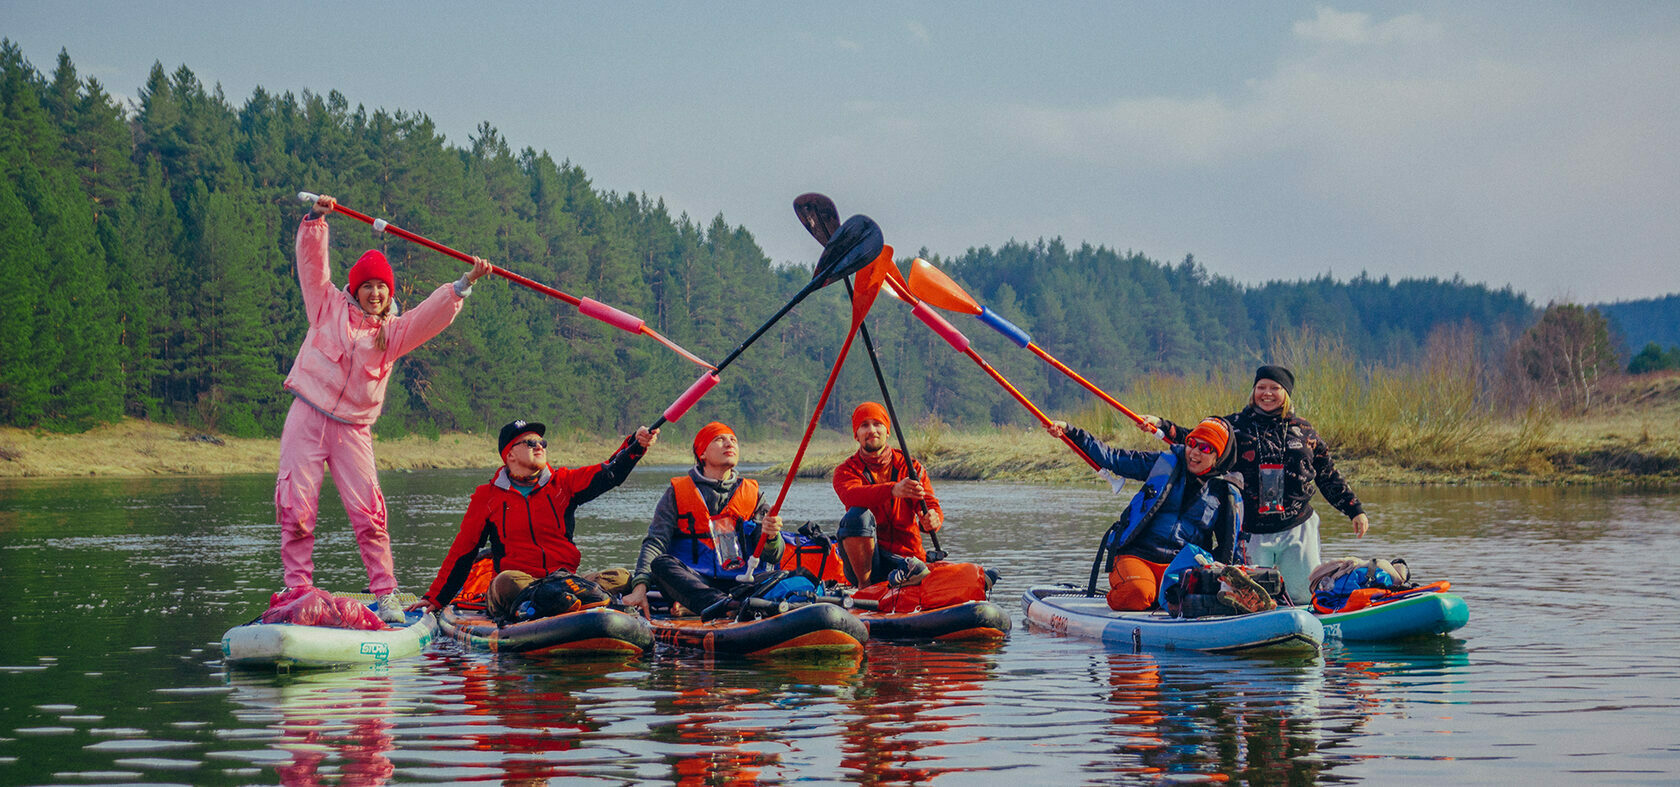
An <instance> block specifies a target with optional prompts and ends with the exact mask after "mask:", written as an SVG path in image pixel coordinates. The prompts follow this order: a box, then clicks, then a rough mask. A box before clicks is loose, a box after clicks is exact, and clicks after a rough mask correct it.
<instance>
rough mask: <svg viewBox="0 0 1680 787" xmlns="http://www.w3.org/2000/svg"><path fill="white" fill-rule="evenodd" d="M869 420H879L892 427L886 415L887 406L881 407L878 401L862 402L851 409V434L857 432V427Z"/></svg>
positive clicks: (889, 427)
mask: <svg viewBox="0 0 1680 787" xmlns="http://www.w3.org/2000/svg"><path fill="white" fill-rule="evenodd" d="M869 420H875V421H880V422H881V423H883V424H886V425H887V428H888V429H891V428H892V419H891V418H888V417H887V408H885V407H882V406H881V404H880V403H879V402H864V403H863V404H860V405H858V406H857V408H856V409H854V410H852V434H854V435H855V434H857V430H858V427H860V426H863V422H864V421H869Z"/></svg>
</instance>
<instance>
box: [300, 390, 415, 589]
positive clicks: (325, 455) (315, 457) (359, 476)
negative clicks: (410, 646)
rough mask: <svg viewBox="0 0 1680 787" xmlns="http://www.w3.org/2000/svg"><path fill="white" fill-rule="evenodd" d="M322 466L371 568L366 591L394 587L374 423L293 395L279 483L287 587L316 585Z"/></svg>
mask: <svg viewBox="0 0 1680 787" xmlns="http://www.w3.org/2000/svg"><path fill="white" fill-rule="evenodd" d="M323 465H324V466H325V467H326V468H328V469H330V470H332V475H333V485H334V486H337V487H338V497H339V499H340V500H342V501H344V513H346V514H349V515H350V526H351V528H352V529H353V530H354V531H355V533H356V543H357V544H359V545H360V546H361V551H362V564H363V565H365V566H367V572H368V590H369V591H371V592H373V593H376V594H384V593H391V592H394V591H396V589H397V576H396V572H395V571H394V570H393V568H392V565H391V534H390V532H389V531H387V530H386V527H385V495H384V494H383V493H382V492H380V491H379V476H378V474H377V472H376V471H375V470H374V466H373V428H372V427H369V426H357V425H355V424H346V423H340V422H338V421H334V420H333V419H331V418H328V417H326V416H325V415H322V414H321V412H320V411H318V410H316V409H315V408H313V407H310V406H309V405H307V404H305V403H304V402H303V400H301V399H294V400H292V409H291V412H289V413H287V414H286V428H285V429H284V430H283V431H281V432H280V475H279V477H278V478H277V479H276V480H275V484H274V511H275V518H276V519H277V520H278V521H279V523H280V563H281V565H282V566H284V567H285V571H286V573H285V582H286V587H297V586H300V585H311V584H314V577H315V558H314V552H315V514H316V511H317V509H318V506H319V501H320V497H321V479H322V477H323V475H324V473H323V472H322V467H323Z"/></svg>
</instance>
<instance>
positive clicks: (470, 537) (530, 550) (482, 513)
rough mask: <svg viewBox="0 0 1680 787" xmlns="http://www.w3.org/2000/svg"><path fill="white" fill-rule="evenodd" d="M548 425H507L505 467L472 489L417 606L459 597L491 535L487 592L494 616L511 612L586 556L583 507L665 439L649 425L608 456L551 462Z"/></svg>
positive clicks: (500, 444)
mask: <svg viewBox="0 0 1680 787" xmlns="http://www.w3.org/2000/svg"><path fill="white" fill-rule="evenodd" d="M545 429H546V427H544V426H543V425H542V424H536V423H530V422H527V421H514V422H513V423H510V424H508V425H507V426H504V427H502V431H501V435H500V436H499V437H498V439H497V442H496V446H497V448H499V449H500V450H501V454H502V466H501V467H500V468H498V469H497V470H496V475H495V476H494V477H492V478H491V479H490V482H489V483H487V484H483V485H481V486H479V487H478V488H477V489H475V490H473V494H472V499H471V500H470V501H468V503H467V513H466V516H464V517H462V518H461V532H459V533H457V534H456V535H455V541H454V543H452V544H450V545H449V554H448V556H446V557H445V558H444V559H443V565H442V566H441V567H440V568H438V573H437V578H436V579H434V580H432V586H431V588H430V589H428V590H427V591H426V594H425V595H424V596H422V597H421V598H420V601H419V602H418V603H416V604H415V605H414V607H413V608H416V609H430V610H438V609H442V608H443V607H444V606H446V605H447V604H449V602H450V601H453V600H454V599H455V594H456V593H459V592H460V590H461V585H462V583H464V582H466V579H467V574H468V573H470V572H471V571H472V565H473V562H474V561H475V560H477V559H478V550H479V549H480V548H482V547H483V546H484V544H485V542H489V544H490V556H491V560H492V561H494V563H493V565H494V568H495V571H496V572H497V573H496V577H495V579H493V580H491V582H490V592H489V594H488V598H487V602H488V606H489V610H488V611H489V612H490V616H491V617H492V618H498V619H500V618H502V617H506V613H507V612H509V610H507V609H504V608H502V607H505V606H506V605H507V604H509V603H511V602H512V601H513V597H514V596H515V595H517V594H518V592H519V590H520V589H522V588H524V587H525V586H526V585H529V584H530V583H531V582H532V581H533V580H534V579H536V578H540V577H545V576H548V575H549V574H550V573H553V572H555V571H565V572H568V573H575V572H576V571H577V567H578V561H579V560H580V559H581V558H582V555H581V553H579V552H578V548H577V544H576V543H575V542H574V541H573V540H572V531H573V530H574V529H575V527H576V521H575V519H574V513H575V512H576V511H577V507H578V506H580V505H583V504H584V503H587V502H589V501H591V500H594V499H595V498H597V497H600V496H601V495H602V494H604V493H605V492H606V491H607V490H609V489H612V488H613V487H615V486H618V485H619V484H622V483H624V479H625V478H627V477H629V475H630V471H631V470H632V469H633V468H635V466H636V463H637V462H638V461H640V460H641V458H642V455H643V454H646V453H647V449H648V447H649V446H652V445H653V444H654V442H655V441H656V440H658V439H659V432H658V431H648V429H647V427H642V428H640V429H637V430H636V433H635V434H634V435H631V436H630V437H626V438H625V439H624V443H623V444H622V445H620V446H619V448H618V450H617V451H615V452H613V455H612V456H611V457H610V458H608V459H607V461H605V462H602V463H600V464H598V465H592V466H590V467H579V468H568V467H559V468H556V467H550V466H549V465H548V441H547V440H545V439H543V433H544V431H545Z"/></svg>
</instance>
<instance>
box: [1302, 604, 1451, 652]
mask: <svg viewBox="0 0 1680 787" xmlns="http://www.w3.org/2000/svg"><path fill="white" fill-rule="evenodd" d="M1318 619H1319V622H1321V623H1323V624H1324V636H1325V637H1326V638H1328V639H1340V640H1342V641H1344V642H1349V641H1359V642H1380V641H1383V640H1391V639H1405V638H1407V637H1425V636H1430V635H1434V634H1445V633H1447V632H1449V631H1453V630H1456V629H1460V628H1463V627H1464V624H1465V623H1468V622H1469V621H1470V605H1468V604H1466V603H1464V599H1463V598H1460V597H1459V596H1457V595H1455V594H1452V593H1419V594H1417V595H1412V596H1407V597H1405V598H1402V599H1398V600H1395V601H1389V602H1385V603H1382V604H1377V605H1374V606H1369V607H1365V608H1364V609H1356V610H1353V611H1352V612H1332V613H1330V614H1328V615H1319V616H1318Z"/></svg>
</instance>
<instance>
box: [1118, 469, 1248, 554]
mask: <svg viewBox="0 0 1680 787" xmlns="http://www.w3.org/2000/svg"><path fill="white" fill-rule="evenodd" d="M1183 450H1184V449H1183V448H1182V447H1180V446H1173V448H1172V450H1170V451H1162V452H1161V454H1160V456H1159V457H1157V458H1156V460H1155V465H1154V466H1153V467H1151V468H1150V470H1149V477H1148V478H1146V479H1144V482H1143V488H1142V489H1140V490H1138V493H1137V494H1136V495H1133V496H1132V502H1131V504H1130V505H1128V506H1127V507H1126V515H1125V518H1123V519H1122V520H1120V521H1119V522H1116V523H1115V525H1116V528H1117V529H1111V530H1110V531H1109V539H1110V541H1109V542H1108V543H1107V544H1106V546H1107V547H1108V549H1109V550H1110V554H1113V555H1121V554H1134V555H1137V556H1138V557H1141V558H1143V559H1144V560H1148V561H1151V562H1154V563H1167V562H1170V561H1171V560H1172V559H1173V557H1175V556H1176V555H1177V554H1178V552H1179V550H1181V549H1183V548H1184V547H1185V546H1187V545H1195V546H1199V547H1203V548H1206V549H1208V550H1210V551H1215V550H1217V551H1219V552H1221V553H1227V552H1229V550H1228V549H1225V548H1224V547H1234V546H1235V544H1234V543H1233V544H1229V545H1227V544H1218V543H1215V542H1216V540H1217V538H1216V536H1217V533H1218V530H1219V522H1218V520H1219V516H1220V513H1221V509H1222V508H1223V507H1225V506H1227V505H1229V506H1231V509H1230V511H1231V512H1233V515H1236V516H1240V514H1238V513H1235V512H1240V511H1242V492H1241V491H1240V490H1239V489H1238V488H1237V487H1236V486H1232V485H1229V484H1227V483H1226V482H1225V481H1224V480H1223V479H1219V478H1209V479H1207V482H1206V483H1204V484H1202V489H1201V493H1200V494H1198V495H1196V496H1195V497H1193V498H1190V499H1189V500H1186V499H1185V496H1184V494H1183V491H1182V488H1183V482H1184V477H1185V474H1186V473H1187V472H1188V471H1187V470H1186V469H1185V468H1184V459H1183ZM1221 487H1223V488H1224V489H1227V490H1229V495H1230V499H1229V500H1228V501H1226V500H1221V499H1220V494H1221V491H1222V489H1221ZM1240 529H1241V527H1240V524H1239V526H1238V527H1237V528H1233V530H1240ZM1233 541H1234V537H1233ZM1227 559H1229V555H1227Z"/></svg>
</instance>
